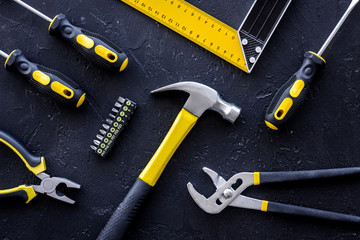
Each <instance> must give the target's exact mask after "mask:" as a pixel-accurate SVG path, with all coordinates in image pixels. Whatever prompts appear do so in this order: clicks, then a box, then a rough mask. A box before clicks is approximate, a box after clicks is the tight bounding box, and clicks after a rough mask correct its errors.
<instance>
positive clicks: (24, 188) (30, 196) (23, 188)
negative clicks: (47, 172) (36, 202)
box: [0, 185, 37, 203]
mask: <svg viewBox="0 0 360 240" xmlns="http://www.w3.org/2000/svg"><path fill="white" fill-rule="evenodd" d="M18 191H25V192H26V194H27V196H28V199H27V201H26V203H29V202H30V201H31V200H32V199H33V198H34V197H36V195H37V194H36V192H35V191H34V189H33V188H32V187H30V186H26V185H20V186H18V187H14V188H10V189H6V190H0V195H1V194H8V193H14V192H18Z"/></svg>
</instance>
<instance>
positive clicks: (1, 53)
mask: <svg viewBox="0 0 360 240" xmlns="http://www.w3.org/2000/svg"><path fill="white" fill-rule="evenodd" d="M0 55H1V56H2V57H4V58H6V59H8V57H9V55H7V54H6V53H4V52H3V51H1V50H0Z"/></svg>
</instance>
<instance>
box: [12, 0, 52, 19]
mask: <svg viewBox="0 0 360 240" xmlns="http://www.w3.org/2000/svg"><path fill="white" fill-rule="evenodd" d="M13 1H14V2H16V3H18V4H20V5H21V6H23V7H24V8H26V9H27V10H29V11H30V12H33V13H35V14H36V15H38V16H39V17H41V18H42V19H44V20H46V21H48V22H50V23H51V21H52V19H51V18H49V17H48V16H46V15H45V14H43V13H41V12H39V11H38V10H36V9H35V8H33V7H31V6H29V5H27V4H26V3H24V2H23V1H20V0H13Z"/></svg>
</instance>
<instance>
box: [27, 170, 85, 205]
mask: <svg viewBox="0 0 360 240" xmlns="http://www.w3.org/2000/svg"><path fill="white" fill-rule="evenodd" d="M36 176H37V177H38V178H40V179H41V183H40V185H31V186H32V187H33V189H34V190H35V192H38V193H42V194H46V195H48V196H49V197H52V198H55V199H57V200H60V201H63V202H66V203H70V204H74V203H75V201H74V200H72V199H70V198H69V197H67V196H66V195H64V194H63V193H61V192H60V191H58V190H57V187H58V186H59V185H60V184H65V185H66V187H68V188H76V189H80V184H77V183H75V182H73V181H71V180H68V179H66V178H60V177H50V175H48V174H46V173H40V174H38V175H36Z"/></svg>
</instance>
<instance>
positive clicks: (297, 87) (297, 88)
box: [290, 80, 305, 98]
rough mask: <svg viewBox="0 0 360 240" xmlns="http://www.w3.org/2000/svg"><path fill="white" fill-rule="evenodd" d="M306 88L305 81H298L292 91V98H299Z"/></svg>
mask: <svg viewBox="0 0 360 240" xmlns="http://www.w3.org/2000/svg"><path fill="white" fill-rule="evenodd" d="M304 87H305V82H304V81H303V80H296V82H295V83H294V85H293V86H292V87H291V89H290V96H292V97H293V98H297V97H298V96H299V95H300V93H301V91H302V90H303V89H304Z"/></svg>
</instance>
